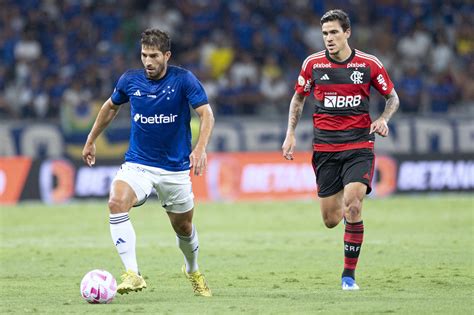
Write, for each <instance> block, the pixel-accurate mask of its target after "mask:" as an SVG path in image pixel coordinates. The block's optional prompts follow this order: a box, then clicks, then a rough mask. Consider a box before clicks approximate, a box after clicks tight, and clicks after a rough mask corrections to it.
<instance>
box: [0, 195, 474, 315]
mask: <svg viewBox="0 0 474 315" xmlns="http://www.w3.org/2000/svg"><path fill="white" fill-rule="evenodd" d="M105 206H106V201H105V200H104V201H102V202H93V203H90V202H81V203H74V204H68V205H63V206H47V205H40V204H22V205H20V206H17V207H6V206H2V207H1V208H0V209H1V210H0V214H1V216H0V220H1V222H0V228H1V230H0V241H1V242H0V246H1V247H0V249H1V251H0V259H1V261H0V262H1V270H0V303H1V305H0V313H1V314H5V313H9V312H15V313H33V312H35V313H58V314H69V313H95V314H103V313H122V312H127V313H129V312H133V313H154V314H158V313H159V314H201V313H210V314H226V313H235V314H314V313H331V314H337V313H356V314H360V313H372V314H381V313H399V314H432V313H438V314H472V313H473V312H474V305H473V297H474V294H473V292H474V291H473V287H474V280H473V273H474V269H473V257H474V247H473V245H472V244H473V226H474V224H473V223H474V222H473V221H474V220H473V217H474V206H473V199H472V197H470V196H468V195H459V196H458V195H450V196H448V197H435V196H428V197H426V196H423V197H416V198H415V197H403V198H402V197H397V198H391V199H384V200H366V202H365V205H364V224H365V230H366V233H365V242H364V245H363V247H362V252H361V257H360V260H359V268H358V270H357V279H358V283H359V285H360V287H361V290H360V291H358V292H348V291H342V290H341V288H340V283H339V282H340V273H341V270H342V257H343V249H342V233H343V228H342V226H338V227H336V228H335V229H332V230H328V229H326V228H325V227H324V226H323V224H322V220H321V217H320V214H319V207H318V205H317V203H315V202H261V203H243V202H241V203H209V204H198V205H197V210H196V211H197V212H196V216H195V223H196V225H197V227H198V231H199V237H200V244H201V246H200V247H201V251H200V266H201V271H203V272H204V273H205V275H206V276H207V279H208V282H209V285H210V287H211V289H212V290H213V293H214V297H212V298H210V299H206V298H202V297H195V296H193V294H192V291H191V286H190V285H189V283H188V282H187V280H186V279H185V278H184V277H183V276H182V274H181V273H180V267H181V265H182V262H183V260H182V256H181V253H180V252H179V249H178V248H177V247H176V243H175V237H174V234H173V233H172V230H171V227H170V225H169V223H168V220H167V216H166V214H165V213H164V212H163V211H162V210H161V208H160V207H159V204H158V203H157V202H148V203H147V204H145V205H144V206H142V207H140V208H137V209H134V210H133V211H132V213H131V218H132V222H133V224H134V227H135V230H136V233H137V245H138V247H137V252H138V258H139V265H140V269H141V271H142V273H143V274H144V275H145V277H146V279H147V282H148V289H146V290H145V291H142V292H139V293H133V294H129V295H125V296H118V297H116V299H115V300H114V301H113V302H112V304H108V305H89V304H87V303H86V302H84V301H83V300H82V299H81V297H80V295H79V283H80V281H81V278H82V276H83V275H84V274H85V273H86V272H87V271H89V270H91V269H95V268H103V269H106V270H108V271H110V272H111V273H112V274H114V275H115V276H116V277H117V278H119V275H120V273H121V271H122V265H121V262H120V259H119V257H118V255H117V253H116V250H115V248H114V246H113V245H112V241H111V239H110V234H109V226H108V215H107V211H106V208H105Z"/></svg>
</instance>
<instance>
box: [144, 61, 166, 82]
mask: <svg viewBox="0 0 474 315" xmlns="http://www.w3.org/2000/svg"><path fill="white" fill-rule="evenodd" d="M145 70H148V69H145ZM151 70H152V72H148V71H147V76H148V78H149V79H152V80H157V79H160V78H161V77H162V75H163V73H164V70H165V67H164V65H162V64H159V65H157V66H156V67H155V68H154V69H151Z"/></svg>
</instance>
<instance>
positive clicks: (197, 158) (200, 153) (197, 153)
mask: <svg viewBox="0 0 474 315" xmlns="http://www.w3.org/2000/svg"><path fill="white" fill-rule="evenodd" d="M195 110H196V113H197V114H198V116H199V119H200V121H201V122H200V126H199V138H198V141H197V142H196V145H195V147H194V150H193V151H192V152H191V155H190V156H189V161H190V165H191V167H193V168H194V175H202V174H203V173H204V170H205V169H206V167H207V153H206V148H207V144H208V143H209V139H210V137H211V133H212V129H213V128H214V114H213V112H212V109H211V106H210V105H209V104H206V105H202V106H199V107H198V108H196V109H195Z"/></svg>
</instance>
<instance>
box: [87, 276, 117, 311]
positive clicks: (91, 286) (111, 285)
mask: <svg viewBox="0 0 474 315" xmlns="http://www.w3.org/2000/svg"><path fill="white" fill-rule="evenodd" d="M116 293H117V281H115V278H114V276H112V275H111V274H110V273H109V272H108V271H106V270H102V269H94V270H92V271H89V272H88V273H87V274H86V275H85V276H84V278H82V281H81V296H82V297H83V298H84V300H86V301H87V302H89V303H91V304H107V303H110V302H112V300H113V299H114V297H115V294H116Z"/></svg>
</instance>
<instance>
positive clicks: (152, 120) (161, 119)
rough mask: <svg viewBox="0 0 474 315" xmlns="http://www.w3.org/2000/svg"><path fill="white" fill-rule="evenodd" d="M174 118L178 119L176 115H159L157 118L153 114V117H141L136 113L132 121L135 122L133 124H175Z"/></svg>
mask: <svg viewBox="0 0 474 315" xmlns="http://www.w3.org/2000/svg"><path fill="white" fill-rule="evenodd" d="M176 117H178V115H173V114H169V115H164V114H160V115H159V116H158V115H156V114H155V116H143V115H142V114H138V113H137V114H135V116H133V120H135V122H140V123H142V124H170V123H173V122H175V120H176Z"/></svg>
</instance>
